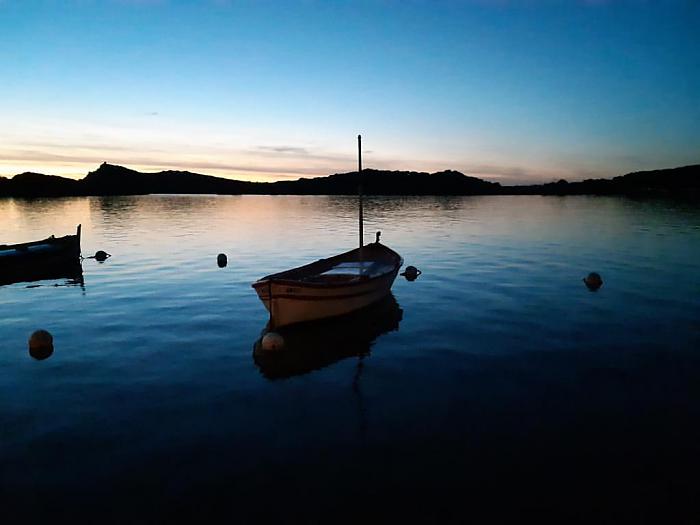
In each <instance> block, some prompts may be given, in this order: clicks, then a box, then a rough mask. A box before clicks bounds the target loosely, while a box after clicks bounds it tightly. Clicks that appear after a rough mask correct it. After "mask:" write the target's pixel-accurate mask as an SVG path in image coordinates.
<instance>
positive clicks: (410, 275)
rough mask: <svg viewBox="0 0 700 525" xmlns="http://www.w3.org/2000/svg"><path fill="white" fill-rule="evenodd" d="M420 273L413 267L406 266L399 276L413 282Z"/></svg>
mask: <svg viewBox="0 0 700 525" xmlns="http://www.w3.org/2000/svg"><path fill="white" fill-rule="evenodd" d="M422 273H423V272H421V271H420V270H419V269H418V268H416V267H415V266H406V269H405V270H404V272H403V273H402V274H401V276H403V277H405V278H406V280H407V281H415V280H416V279H418V276H419V275H420V274H422Z"/></svg>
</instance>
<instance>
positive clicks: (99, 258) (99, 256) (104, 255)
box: [94, 250, 111, 262]
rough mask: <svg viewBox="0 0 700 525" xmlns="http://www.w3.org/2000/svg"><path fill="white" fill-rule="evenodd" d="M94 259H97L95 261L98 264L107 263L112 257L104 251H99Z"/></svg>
mask: <svg viewBox="0 0 700 525" xmlns="http://www.w3.org/2000/svg"><path fill="white" fill-rule="evenodd" d="M94 257H95V260H96V261H97V262H105V261H106V260H107V258H108V257H111V255H110V254H108V253H107V252H104V251H102V250H98V251H96V252H95V256H94Z"/></svg>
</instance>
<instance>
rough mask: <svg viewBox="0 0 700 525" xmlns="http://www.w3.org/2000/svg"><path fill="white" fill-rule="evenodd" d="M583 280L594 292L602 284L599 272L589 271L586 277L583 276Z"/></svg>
mask: <svg viewBox="0 0 700 525" xmlns="http://www.w3.org/2000/svg"><path fill="white" fill-rule="evenodd" d="M583 282H584V283H585V285H586V287H587V288H588V289H589V290H590V291H591V292H595V291H596V290H598V288H600V287H601V286H603V279H602V278H601V276H600V274H598V273H596V272H591V273H589V274H588V276H587V277H584V278H583Z"/></svg>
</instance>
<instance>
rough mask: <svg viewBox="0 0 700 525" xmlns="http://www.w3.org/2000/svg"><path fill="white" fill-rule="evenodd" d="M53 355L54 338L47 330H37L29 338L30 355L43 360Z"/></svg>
mask: <svg viewBox="0 0 700 525" xmlns="http://www.w3.org/2000/svg"><path fill="white" fill-rule="evenodd" d="M51 354H53V336H52V335H51V334H50V333H48V332H47V331H46V330H37V331H36V332H34V333H33V334H32V335H31V336H29V355H30V356H32V357H33V358H34V359H38V360H42V359H46V358H47V357H50V356H51Z"/></svg>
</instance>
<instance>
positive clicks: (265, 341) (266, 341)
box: [260, 332, 284, 352]
mask: <svg viewBox="0 0 700 525" xmlns="http://www.w3.org/2000/svg"><path fill="white" fill-rule="evenodd" d="M260 345H261V346H262V349H263V350H265V351H266V352H270V351H277V350H282V348H284V338H283V337H282V336H281V335H280V334H278V333H277V332H267V333H266V334H265V335H264V336H263V338H262V341H260Z"/></svg>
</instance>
